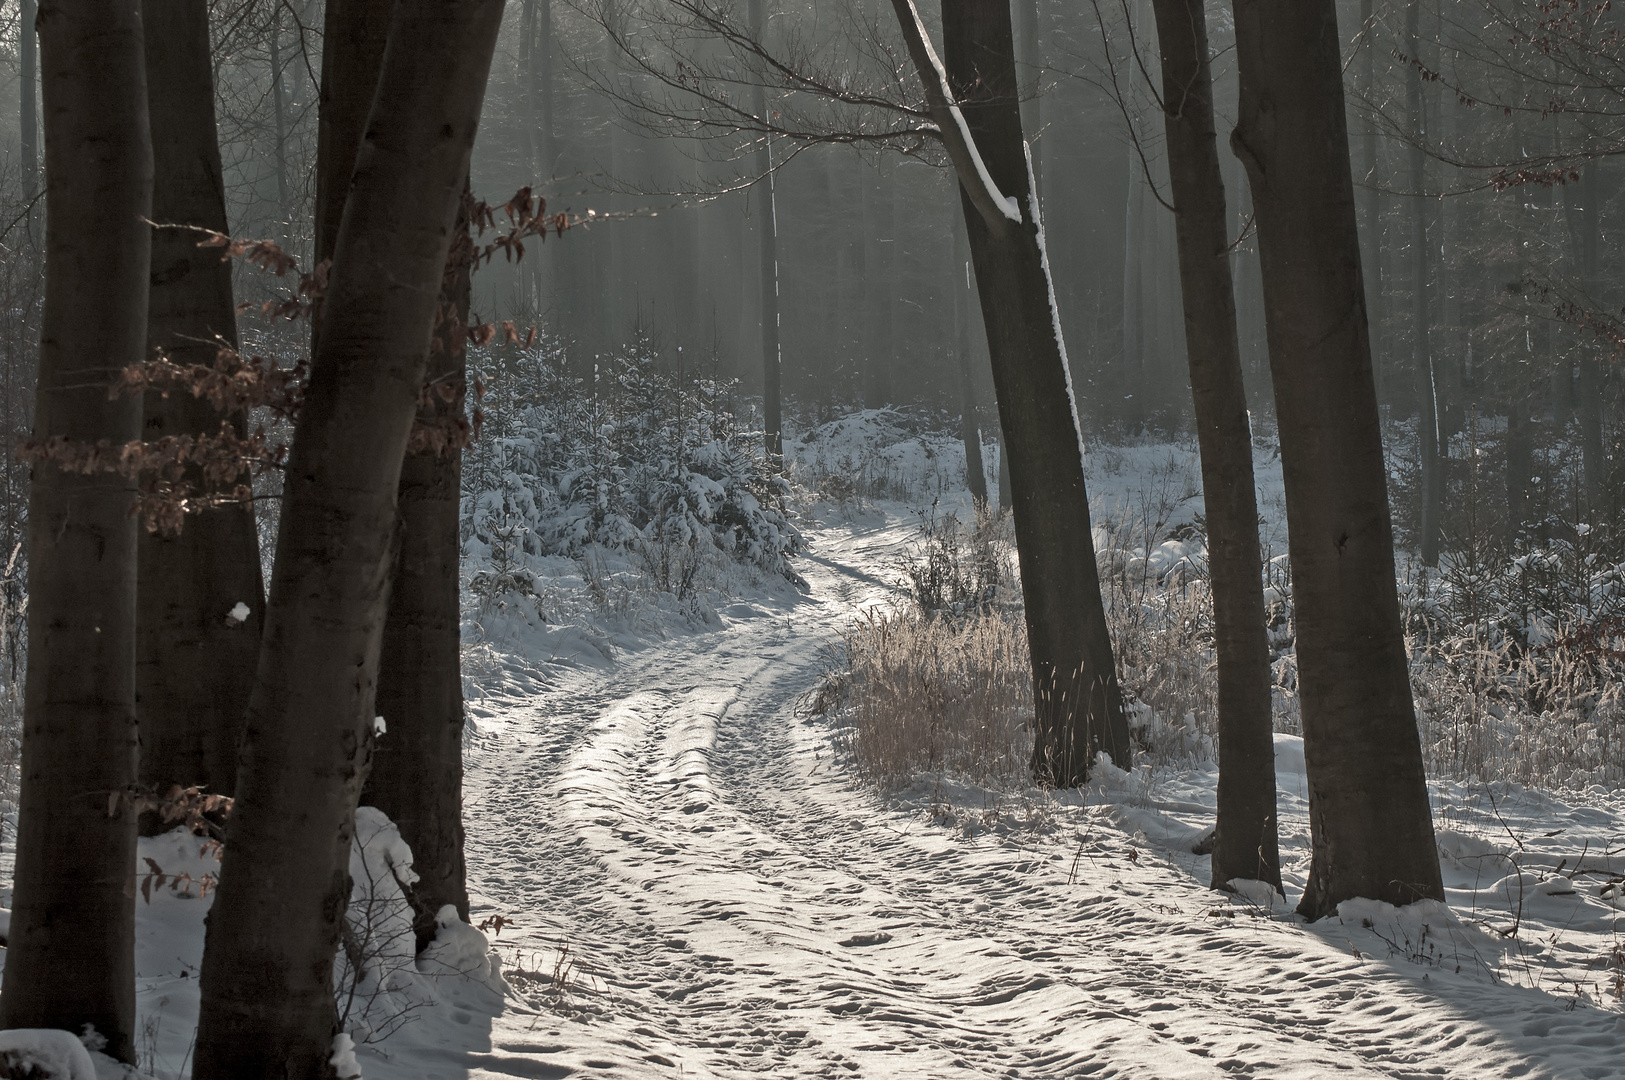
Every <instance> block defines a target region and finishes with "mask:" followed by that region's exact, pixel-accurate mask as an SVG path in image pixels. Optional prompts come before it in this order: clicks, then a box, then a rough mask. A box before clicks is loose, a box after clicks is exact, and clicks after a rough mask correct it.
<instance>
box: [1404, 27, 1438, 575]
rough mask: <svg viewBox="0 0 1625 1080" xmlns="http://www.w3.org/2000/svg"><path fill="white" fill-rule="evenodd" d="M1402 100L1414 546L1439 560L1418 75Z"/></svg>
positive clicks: (1415, 41) (1415, 33)
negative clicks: (1417, 474)
mask: <svg viewBox="0 0 1625 1080" xmlns="http://www.w3.org/2000/svg"><path fill="white" fill-rule="evenodd" d="M1421 22H1422V0H1410V4H1409V6H1408V7H1407V9H1406V12H1405V26H1406V31H1407V40H1408V42H1409V44H1408V46H1407V47H1408V48H1409V49H1410V54H1411V55H1412V56H1420V55H1421V53H1420V51H1419V49H1420V44H1421V33H1420V28H1421ZM1405 104H1406V108H1407V109H1408V111H1409V112H1410V117H1411V144H1410V147H1409V149H1408V151H1407V157H1408V158H1409V163H1410V186H1411V272H1412V277H1411V372H1412V376H1413V377H1414V378H1415V379H1416V403H1417V415H1416V434H1417V444H1418V445H1417V451H1418V457H1419V459H1420V461H1421V473H1422V492H1421V506H1420V510H1421V512H1420V514H1419V515H1418V522H1419V526H1418V533H1419V536H1418V538H1417V539H1418V546H1419V547H1420V548H1421V551H1422V563H1423V564H1424V565H1426V566H1438V565H1439V518H1440V516H1441V515H1442V514H1443V512H1444V467H1443V463H1442V462H1441V461H1440V460H1439V459H1440V456H1441V455H1440V438H1439V399H1440V393H1439V391H1440V386H1439V376H1438V372H1437V371H1436V370H1435V368H1434V363H1433V345H1432V333H1431V331H1432V327H1431V313H1430V312H1429V310H1428V263H1429V258H1428V224H1427V222H1428V219H1427V213H1428V201H1427V198H1426V191H1427V153H1426V151H1425V149H1424V148H1423V144H1422V140H1423V139H1425V138H1426V137H1427V117H1426V115H1425V114H1424V112H1423V109H1422V79H1421V76H1420V75H1419V74H1417V73H1416V72H1410V71H1407V72H1406V75H1405Z"/></svg>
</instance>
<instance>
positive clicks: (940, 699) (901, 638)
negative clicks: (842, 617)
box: [820, 611, 1033, 788]
mask: <svg viewBox="0 0 1625 1080" xmlns="http://www.w3.org/2000/svg"><path fill="white" fill-rule="evenodd" d="M842 644H843V646H844V657H843V664H842V669H841V670H840V671H838V672H837V673H835V676H834V677H835V678H836V679H837V680H838V681H837V682H835V683H833V684H832V683H830V682H828V681H826V688H827V687H830V686H834V687H836V688H837V692H836V693H834V694H832V695H826V696H825V697H824V698H823V700H822V701H821V702H820V704H821V705H823V706H825V707H828V706H833V705H840V706H842V707H843V712H842V719H843V721H844V726H843V727H842V728H841V729H840V739H839V741H840V743H841V744H842V746H843V747H844V748H845V749H846V750H847V751H848V752H849V753H850V755H851V758H852V761H853V762H854V763H855V765H856V766H857V769H858V770H859V772H861V773H862V774H863V775H865V776H867V777H869V778H870V779H871V780H874V781H875V782H877V783H879V784H881V785H882V786H897V785H901V784H904V783H907V782H908V781H909V780H910V779H912V778H913V777H914V776H916V775H917V774H920V773H929V774H935V775H948V776H954V777H958V778H962V779H966V780H970V781H972V782H975V783H978V784H982V785H984V786H987V787H995V788H1002V787H1010V786H1020V785H1022V784H1023V782H1024V779H1025V777H1026V776H1027V773H1028V770H1029V762H1030V760H1031V756H1032V733H1031V730H1030V727H1029V723H1030V719H1031V716H1032V710H1033V702H1032V673H1031V669H1030V667H1029V665H1028V659H1027V634H1026V630H1025V629H1024V628H1023V626H1022V625H1021V622H1020V620H1019V618H1012V617H1011V616H1009V615H1007V614H1003V613H999V612H986V613H978V614H975V615H972V616H970V617H967V618H962V619H946V618H932V617H930V616H927V615H924V614H922V613H920V612H918V611H903V612H892V613H887V612H879V611H870V612H869V613H868V614H867V615H866V616H865V617H864V618H863V619H861V620H859V621H858V622H857V623H856V624H854V625H853V626H852V627H851V628H849V629H848V630H847V632H846V634H845V635H844V640H843V643H842Z"/></svg>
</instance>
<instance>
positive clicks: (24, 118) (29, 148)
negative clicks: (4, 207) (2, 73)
mask: <svg viewBox="0 0 1625 1080" xmlns="http://www.w3.org/2000/svg"><path fill="white" fill-rule="evenodd" d="M19 11H20V12H21V14H20V17H19V18H18V21H17V51H18V52H19V53H20V54H21V55H20V56H19V59H20V61H21V69H22V70H21V71H20V72H19V74H20V76H21V81H22V85H21V86H20V87H19V91H20V92H19V94H18V95H17V97H18V102H19V105H20V108H19V110H18V112H19V115H18V117H17V119H18V135H19V140H18V141H19V142H20V143H21V150H22V158H23V163H22V164H23V195H24V196H25V197H27V198H30V199H32V198H33V197H34V196H35V195H36V194H38V193H39V126H38V125H39V120H38V116H39V105H38V103H37V102H36V101H35V93H34V87H35V84H36V83H37V82H38V81H39V73H38V72H37V71H36V70H35V69H36V66H37V57H38V51H37V49H38V42H37V40H36V38H35V31H34V21H35V19H36V18H37V17H38V15H39V5H38V4H37V3H36V2H35V0H21V4H20V6H19Z"/></svg>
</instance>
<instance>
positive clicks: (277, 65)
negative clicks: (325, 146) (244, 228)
mask: <svg viewBox="0 0 1625 1080" xmlns="http://www.w3.org/2000/svg"><path fill="white" fill-rule="evenodd" d="M266 45H267V51H268V52H269V54H270V56H269V57H268V59H269V60H270V62H271V120H272V123H273V124H274V125H275V126H274V128H273V130H272V134H273V136H274V137H275V139H276V145H275V147H274V150H275V153H274V154H273V160H274V161H275V162H276V209H277V214H278V216H279V218H280V220H282V221H283V222H287V220H288V218H289V216H290V215H289V210H288V205H289V204H288V120H287V103H286V102H285V101H284V98H285V97H286V95H285V94H284V93H283V90H282V6H281V5H280V4H278V5H276V6H274V7H272V8H271V29H270V32H269V33H268V34H267V35H266Z"/></svg>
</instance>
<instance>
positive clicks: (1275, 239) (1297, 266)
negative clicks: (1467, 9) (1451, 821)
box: [1231, 0, 1444, 918]
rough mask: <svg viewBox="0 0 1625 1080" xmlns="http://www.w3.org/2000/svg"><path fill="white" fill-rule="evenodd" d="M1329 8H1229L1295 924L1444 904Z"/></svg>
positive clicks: (1266, 3)
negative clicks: (1295, 790) (1342, 912)
mask: <svg viewBox="0 0 1625 1080" xmlns="http://www.w3.org/2000/svg"><path fill="white" fill-rule="evenodd" d="M1339 40H1340V38H1339V36H1338V32H1337V11H1336V6H1335V4H1334V2H1333V0H1237V3H1236V60H1237V67H1238V70H1239V73H1240V80H1241V101H1240V107H1239V110H1238V125H1237V128H1236V131H1235V132H1234V134H1233V135H1232V136H1231V145H1232V147H1233V148H1234V149H1235V152H1236V154H1237V156H1238V157H1240V158H1241V159H1242V161H1243V163H1244V164H1245V165H1246V166H1247V173H1248V177H1249V180H1250V182H1251V185H1252V190H1253V205H1254V206H1255V207H1257V211H1258V238H1259V249H1260V256H1261V260H1262V265H1263V274H1264V310H1265V317H1266V320H1267V325H1268V336H1269V350H1270V365H1271V368H1272V373H1273V376H1274V383H1275V400H1276V405H1277V409H1278V411H1279V417H1280V421H1279V422H1280V432H1281V460H1282V471H1283V476H1284V480H1285V486H1286V501H1287V529H1288V537H1289V551H1290V553H1291V556H1292V586H1293V598H1294V601H1295V603H1296V626H1297V650H1298V680H1299V686H1300V689H1301V696H1300V706H1301V709H1302V714H1303V733H1304V757H1305V761H1306V764H1307V766H1308V771H1309V823H1310V830H1311V833H1312V836H1313V855H1312V862H1311V865H1310V870H1309V881H1308V885H1307V888H1306V889H1305V891H1304V895H1303V900H1302V902H1301V903H1300V904H1299V908H1298V910H1299V911H1301V912H1302V913H1303V914H1305V915H1306V916H1308V917H1310V918H1319V917H1321V916H1323V915H1326V914H1329V913H1331V912H1333V911H1335V910H1336V908H1337V905H1338V903H1339V902H1341V901H1343V900H1347V899H1349V898H1351V897H1355V896H1366V897H1372V898H1375V899H1379V900H1385V901H1388V902H1389V903H1393V904H1408V903H1410V902H1411V901H1413V900H1420V899H1424V898H1435V899H1437V898H1442V897H1443V895H1444V889H1443V885H1442V883H1441V881H1440V876H1439V856H1438V851H1437V849H1436V848H1435V846H1434V840H1433V821H1432V818H1431V816H1430V813H1429V809H1428V793H1427V782H1426V777H1425V776H1424V774H1423V768H1422V749H1421V740H1420V738H1419V737H1418V735H1417V730H1416V714H1415V712H1414V710H1413V708H1412V705H1411V689H1410V678H1409V674H1408V672H1407V669H1406V655H1405V641H1404V638H1403V636H1402V635H1401V631H1400V621H1399V598H1398V593H1397V590H1396V587H1395V582H1394V549H1393V531H1392V526H1391V522H1390V520H1389V514H1388V492H1387V482H1386V471H1385V466H1384V464H1383V457H1382V438H1381V431H1380V428H1379V421H1378V415H1377V400H1376V392H1375V387H1374V385H1373V382H1372V374H1371V349H1370V341H1369V339H1368V337H1367V333H1368V330H1367V325H1366V312H1365V290H1364V283H1363V282H1362V280H1361V277H1360V246H1359V233H1358V230H1357V228H1356V226H1355V219H1354V185H1353V178H1352V176H1351V172H1350V166H1349V152H1348V134H1347V127H1346V124H1345V120H1344V112H1343V83H1342V73H1341V65H1340V60H1339V56H1338V42H1339Z"/></svg>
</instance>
